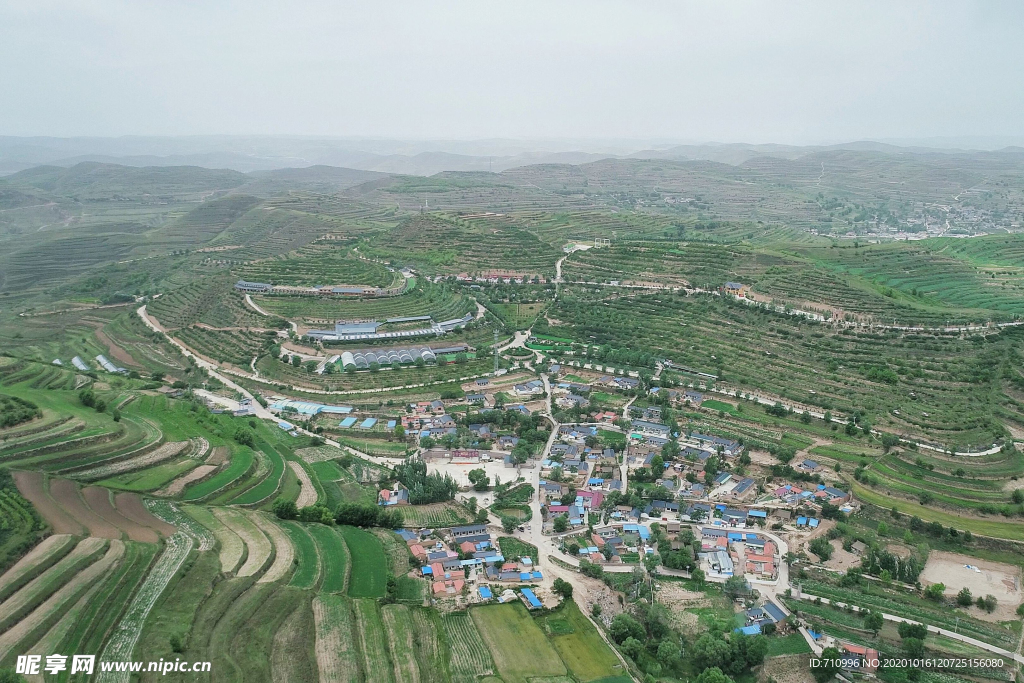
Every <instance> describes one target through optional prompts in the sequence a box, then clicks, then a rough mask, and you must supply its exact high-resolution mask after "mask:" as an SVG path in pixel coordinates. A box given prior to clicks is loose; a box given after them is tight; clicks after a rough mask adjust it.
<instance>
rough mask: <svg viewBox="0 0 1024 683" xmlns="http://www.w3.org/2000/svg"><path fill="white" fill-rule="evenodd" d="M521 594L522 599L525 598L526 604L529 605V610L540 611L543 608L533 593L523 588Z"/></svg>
mask: <svg viewBox="0 0 1024 683" xmlns="http://www.w3.org/2000/svg"><path fill="white" fill-rule="evenodd" d="M522 593H523V597H524V598H526V602H527V603H529V605H530V609H540V608H541V607H543V606H544V605H543V604H542V603H541V601H540V600H538V599H537V596H536V595H534V593H533V591H532V590H530V589H529V588H524V589H523V591H522Z"/></svg>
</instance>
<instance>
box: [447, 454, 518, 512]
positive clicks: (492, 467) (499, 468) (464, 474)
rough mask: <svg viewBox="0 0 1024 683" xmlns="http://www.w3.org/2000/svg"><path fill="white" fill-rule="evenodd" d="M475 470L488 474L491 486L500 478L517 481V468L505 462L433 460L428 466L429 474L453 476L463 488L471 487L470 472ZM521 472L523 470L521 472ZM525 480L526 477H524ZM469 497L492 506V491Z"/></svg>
mask: <svg viewBox="0 0 1024 683" xmlns="http://www.w3.org/2000/svg"><path fill="white" fill-rule="evenodd" d="M475 469H482V470H484V471H485V472H486V473H487V476H488V477H490V478H491V486H494V485H495V484H496V482H497V480H498V479H499V478H500V479H501V481H502V482H510V481H515V479H516V477H517V476H518V475H517V474H516V472H517V468H515V467H505V463H504V462H494V461H491V462H481V463H472V464H470V463H465V464H460V463H452V462H448V461H446V460H432V461H431V462H429V463H428V464H427V471H428V472H440V473H441V474H442V475H445V474H448V475H451V478H452V479H454V480H455V482H456V483H457V484H458V485H459V486H461V487H468V486H471V484H470V483H469V471H470V470H475ZM520 471H521V470H520ZM523 476H524V478H525V477H526V475H525V474H524V475H523ZM467 495H472V496H476V498H477V502H478V503H479V504H480V505H481V506H486V505H490V504H491V502H492V497H493V495H494V494H493V493H492V492H490V491H483V492H476V491H473V492H471V493H469V494H467Z"/></svg>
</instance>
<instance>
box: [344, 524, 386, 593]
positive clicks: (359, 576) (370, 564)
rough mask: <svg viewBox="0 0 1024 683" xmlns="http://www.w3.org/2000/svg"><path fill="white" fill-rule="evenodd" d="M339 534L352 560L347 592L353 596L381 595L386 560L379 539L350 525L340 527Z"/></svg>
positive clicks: (384, 578) (383, 586)
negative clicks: (342, 537) (343, 539)
mask: <svg viewBox="0 0 1024 683" xmlns="http://www.w3.org/2000/svg"><path fill="white" fill-rule="evenodd" d="M341 534H342V536H344V538H345V545H346V546H348V551H349V558H350V559H351V561H352V572H351V576H350V578H349V582H348V591H347V594H348V595H349V596H350V597H353V598H379V597H383V596H384V589H385V584H386V583H387V576H388V560H387V556H385V554H384V548H383V546H382V545H381V542H380V540H379V539H377V537H376V536H374V535H373V534H371V533H370V532H368V531H365V530H363V529H358V528H356V527H351V526H345V527H341Z"/></svg>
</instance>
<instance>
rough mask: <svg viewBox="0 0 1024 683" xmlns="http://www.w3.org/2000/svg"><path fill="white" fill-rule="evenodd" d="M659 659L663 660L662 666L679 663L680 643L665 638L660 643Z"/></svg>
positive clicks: (671, 665) (669, 666)
mask: <svg viewBox="0 0 1024 683" xmlns="http://www.w3.org/2000/svg"><path fill="white" fill-rule="evenodd" d="M657 656H658V661H659V662H661V664H662V666H665V667H667V668H672V667H674V666H675V665H676V664H678V663H679V658H680V656H681V652H680V650H679V645H678V644H677V643H674V642H672V641H671V640H663V641H661V644H660V645H658V655H657Z"/></svg>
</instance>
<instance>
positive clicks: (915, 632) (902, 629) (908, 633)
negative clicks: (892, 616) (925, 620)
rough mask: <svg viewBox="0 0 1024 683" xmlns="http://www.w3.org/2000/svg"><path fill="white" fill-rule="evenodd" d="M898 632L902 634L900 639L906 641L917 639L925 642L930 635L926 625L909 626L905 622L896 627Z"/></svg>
mask: <svg viewBox="0 0 1024 683" xmlns="http://www.w3.org/2000/svg"><path fill="white" fill-rule="evenodd" d="M896 631H897V632H898V633H899V634H900V638H902V639H904V640H906V639H907V638H917V639H918V640H924V639H925V637H926V636H927V635H928V627H927V626H925V625H924V624H908V623H907V622H905V621H901V622H900V623H899V625H898V626H897V627H896Z"/></svg>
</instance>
